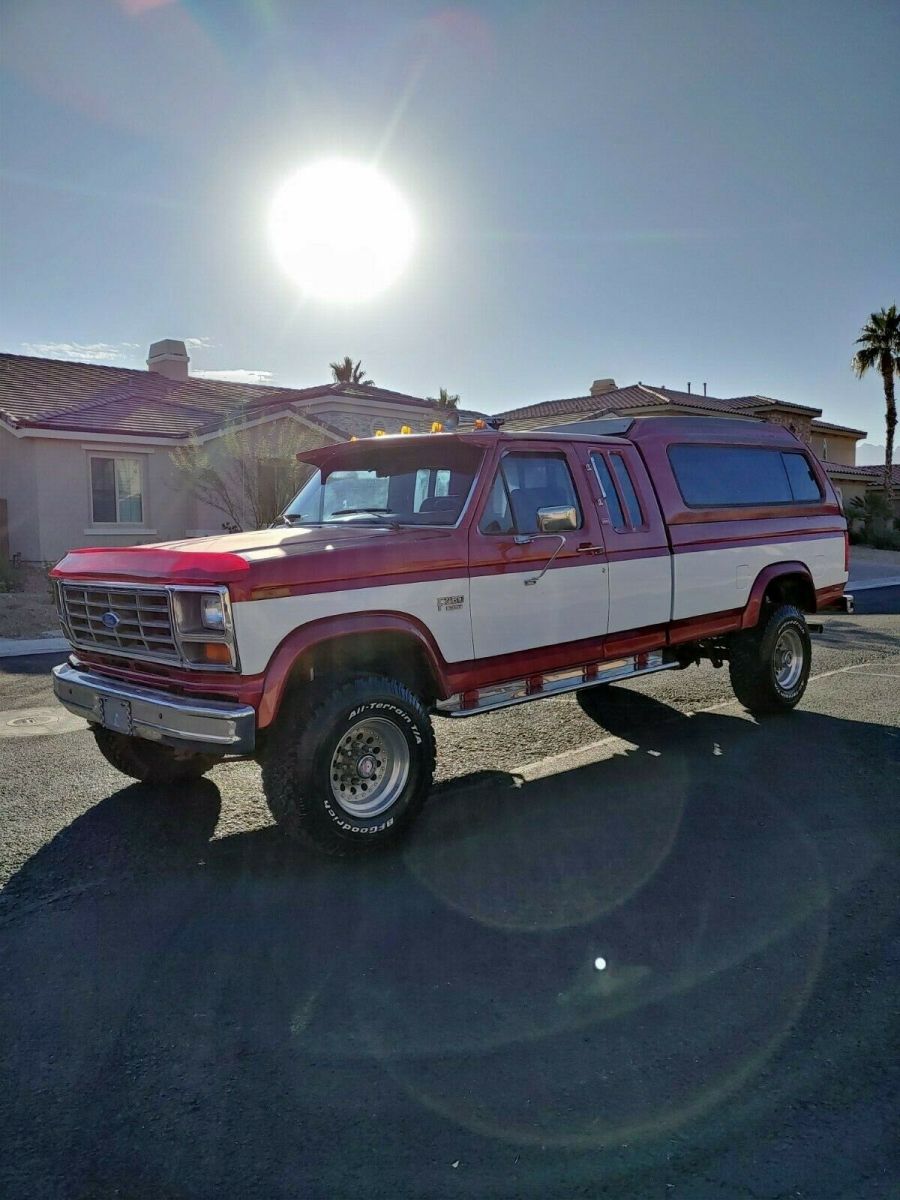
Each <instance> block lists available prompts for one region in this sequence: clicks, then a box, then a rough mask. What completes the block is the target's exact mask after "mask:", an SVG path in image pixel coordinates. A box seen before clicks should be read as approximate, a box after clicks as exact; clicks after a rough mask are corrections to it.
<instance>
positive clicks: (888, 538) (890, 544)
mask: <svg viewBox="0 0 900 1200" xmlns="http://www.w3.org/2000/svg"><path fill="white" fill-rule="evenodd" d="M867 545H869V546H872V547H874V548H875V549H876V550H900V533H897V532H896V531H894V530H890V529H885V530H884V532H883V533H873V534H870V535H869V538H868V542H867Z"/></svg>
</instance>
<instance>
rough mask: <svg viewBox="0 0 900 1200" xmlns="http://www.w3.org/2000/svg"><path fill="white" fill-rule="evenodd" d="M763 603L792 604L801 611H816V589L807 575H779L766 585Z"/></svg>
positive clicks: (774, 604) (775, 604)
mask: <svg viewBox="0 0 900 1200" xmlns="http://www.w3.org/2000/svg"><path fill="white" fill-rule="evenodd" d="M763 601H764V603H768V604H771V605H773V606H777V605H780V604H793V605H794V606H795V607H797V608H799V609H800V611H801V612H810V613H813V612H815V611H816V589H815V588H814V587H813V581H812V580H811V579H810V577H809V576H808V575H801V574H800V573H799V572H798V573H796V574H793V575H779V576H778V577H777V578H776V579H773V580H772V582H771V583H770V584H769V585H768V586H767V587H766V591H765V595H764V597H763Z"/></svg>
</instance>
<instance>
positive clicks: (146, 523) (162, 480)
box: [29, 438, 191, 562]
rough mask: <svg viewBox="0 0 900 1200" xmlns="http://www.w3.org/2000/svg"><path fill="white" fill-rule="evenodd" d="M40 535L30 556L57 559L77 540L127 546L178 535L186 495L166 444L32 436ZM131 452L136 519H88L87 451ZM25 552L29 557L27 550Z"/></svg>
mask: <svg viewBox="0 0 900 1200" xmlns="http://www.w3.org/2000/svg"><path fill="white" fill-rule="evenodd" d="M32 446H33V454H34V464H35V475H36V481H37V486H36V496H37V515H38V521H39V525H40V538H39V540H38V542H37V547H36V554H35V555H34V556H33V557H36V558H39V559H40V560H42V561H44V562H56V561H57V560H58V559H60V558H62V556H63V555H64V554H66V552H67V551H69V550H71V549H73V548H75V547H77V546H131V545H136V544H138V543H142V542H156V541H163V540H165V539H168V538H176V537H183V536H184V532H185V529H186V526H187V519H188V515H189V512H190V507H191V504H190V499H189V497H188V495H187V493H186V491H185V489H184V488H182V487H180V485H179V483H178V481H177V478H176V476H175V473H174V472H173V470H172V466H171V462H170V459H169V454H168V451H167V450H166V448H165V447H151V446H145V447H143V448H135V447H134V446H129V445H127V444H121V445H116V444H113V443H103V444H101V443H92V442H87V441H85V442H81V441H80V440H69V439H50V438H46V439H44V438H41V439H35V440H34V441H33V442H32ZM92 452H96V453H102V454H121V455H123V456H128V457H135V458H138V459H139V460H140V462H141V463H142V467H143V515H144V519H143V521H142V522H141V523H140V524H139V525H137V524H136V525H127V526H126V525H121V526H120V525H97V524H95V523H94V521H93V519H92V513H91V491H90V455H91V453H92ZM29 557H32V556H31V555H29Z"/></svg>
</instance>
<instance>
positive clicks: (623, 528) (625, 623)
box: [578, 443, 672, 634]
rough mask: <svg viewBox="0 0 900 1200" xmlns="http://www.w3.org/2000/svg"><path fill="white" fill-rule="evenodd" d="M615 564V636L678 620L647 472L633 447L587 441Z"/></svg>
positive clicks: (584, 447) (583, 451)
mask: <svg viewBox="0 0 900 1200" xmlns="http://www.w3.org/2000/svg"><path fill="white" fill-rule="evenodd" d="M578 452H579V457H580V458H581V459H582V463H583V465H584V467H585V472H584V474H585V477H586V478H587V480H588V481H589V487H590V489H591V491H592V493H593V499H594V505H595V508H596V511H597V512H598V513H599V515H600V523H601V529H602V537H603V542H604V544H605V546H606V553H607V561H608V566H609V629H608V632H609V633H610V634H613V633H619V632H622V631H624V630H631V629H635V630H637V629H647V628H650V627H652V626H657V625H664V624H666V623H667V622H668V621H670V620H671V618H672V556H671V553H670V551H669V544H668V538H667V536H666V529H665V525H664V523H663V520H662V515H661V513H660V511H659V505H658V504H657V502H656V496H655V495H654V492H653V488H652V485H651V483H650V477H649V476H648V474H647V469H646V467H645V466H644V464H643V463H642V462H641V459H640V456H639V455H638V453H637V451H636V450H635V449H634V447H633V446H631V445H629V444H628V443H623V444H622V446H621V448H620V447H618V446H610V445H597V446H590V445H588V444H586V443H581V444H580V445H579V447H578Z"/></svg>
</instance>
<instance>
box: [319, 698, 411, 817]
mask: <svg viewBox="0 0 900 1200" xmlns="http://www.w3.org/2000/svg"><path fill="white" fill-rule="evenodd" d="M409 767H410V757H409V746H408V745H407V742H406V738H405V737H404V735H403V732H402V730H400V729H399V728H398V727H397V726H396V725H395V724H394V723H393V721H386V720H385V719H384V718H383V717H364V718H363V720H361V721H357V722H356V724H355V725H351V726H350V728H349V729H348V730H347V731H346V732H345V733H344V734H343V735H342V737H341V740H340V741H339V742H338V744H337V748H336V749H335V752H334V754H333V755H332V756H331V771H330V777H331V794H332V796H333V797H334V799H335V800H336V801H337V803H338V804H339V805H340V806H341V808H342V809H343V810H344V812H345V813H348V814H349V815H350V816H352V817H377V816H380V815H381V814H382V813H383V812H386V811H387V810H388V809H389V808H390V807H391V805H392V804H394V803H395V802H396V800H397V798H398V797H399V796H400V794H401V792H402V791H403V789H404V788H405V787H406V781H407V780H408V779H409Z"/></svg>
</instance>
